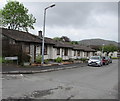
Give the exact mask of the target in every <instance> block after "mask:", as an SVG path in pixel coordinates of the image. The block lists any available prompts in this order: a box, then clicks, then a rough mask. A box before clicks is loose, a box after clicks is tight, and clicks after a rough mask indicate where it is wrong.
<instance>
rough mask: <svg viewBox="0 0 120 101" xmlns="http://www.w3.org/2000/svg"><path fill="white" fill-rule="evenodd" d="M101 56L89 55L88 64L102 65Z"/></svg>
mask: <svg viewBox="0 0 120 101" xmlns="http://www.w3.org/2000/svg"><path fill="white" fill-rule="evenodd" d="M102 65H103V62H102V58H101V56H91V57H90V59H89V60H88V66H99V67H100V66H102Z"/></svg>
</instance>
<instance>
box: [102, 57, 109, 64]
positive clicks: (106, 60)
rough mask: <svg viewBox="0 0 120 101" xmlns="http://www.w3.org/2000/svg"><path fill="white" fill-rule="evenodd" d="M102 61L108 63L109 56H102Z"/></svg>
mask: <svg viewBox="0 0 120 101" xmlns="http://www.w3.org/2000/svg"><path fill="white" fill-rule="evenodd" d="M102 62H103V65H108V64H109V58H108V56H103V57H102Z"/></svg>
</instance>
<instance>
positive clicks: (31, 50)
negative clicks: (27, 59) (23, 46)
mask: <svg viewBox="0 0 120 101" xmlns="http://www.w3.org/2000/svg"><path fill="white" fill-rule="evenodd" d="M30 56H31V62H32V63H33V62H34V61H35V60H34V44H30Z"/></svg>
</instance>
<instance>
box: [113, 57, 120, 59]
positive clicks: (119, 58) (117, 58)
mask: <svg viewBox="0 0 120 101" xmlns="http://www.w3.org/2000/svg"><path fill="white" fill-rule="evenodd" d="M112 59H120V57H112Z"/></svg>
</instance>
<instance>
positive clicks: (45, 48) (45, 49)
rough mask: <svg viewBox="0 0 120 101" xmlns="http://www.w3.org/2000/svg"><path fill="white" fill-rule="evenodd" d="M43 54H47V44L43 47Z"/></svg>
mask: <svg viewBox="0 0 120 101" xmlns="http://www.w3.org/2000/svg"><path fill="white" fill-rule="evenodd" d="M44 55H47V46H45V47H44Z"/></svg>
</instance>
